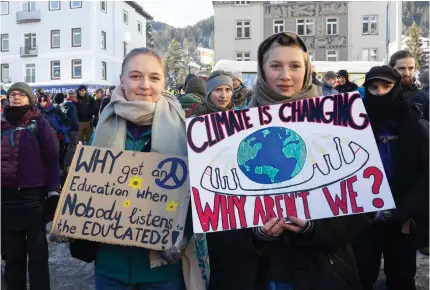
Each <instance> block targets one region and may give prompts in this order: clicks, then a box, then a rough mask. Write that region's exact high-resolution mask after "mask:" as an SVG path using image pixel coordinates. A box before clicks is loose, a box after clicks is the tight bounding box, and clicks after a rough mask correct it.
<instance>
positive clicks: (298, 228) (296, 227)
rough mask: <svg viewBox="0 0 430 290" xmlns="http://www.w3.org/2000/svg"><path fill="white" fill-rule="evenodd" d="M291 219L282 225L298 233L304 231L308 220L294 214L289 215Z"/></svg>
mask: <svg viewBox="0 0 430 290" xmlns="http://www.w3.org/2000/svg"><path fill="white" fill-rule="evenodd" d="M289 220H290V222H291V223H288V222H285V223H284V225H283V226H282V227H283V228H284V229H285V230H286V231H291V232H294V233H297V234H300V233H302V232H303V229H304V227H305V225H306V220H302V219H299V218H297V217H294V216H291V217H289Z"/></svg>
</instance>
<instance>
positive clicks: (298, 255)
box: [266, 214, 370, 290]
mask: <svg viewBox="0 0 430 290" xmlns="http://www.w3.org/2000/svg"><path fill="white" fill-rule="evenodd" d="M314 223H315V226H314V230H313V231H312V232H310V233H306V234H295V233H292V232H284V234H282V235H281V236H280V237H279V239H278V240H276V241H272V242H267V244H266V247H267V253H268V260H269V265H268V267H267V272H266V273H267V279H268V280H269V281H276V282H283V283H286V284H290V285H292V288H293V289H294V290H349V289H354V290H355V289H357V290H360V289H361V286H360V280H359V277H358V272H357V268H356V265H355V260H354V256H353V254H352V250H351V247H350V246H349V244H350V243H351V242H352V241H353V240H354V239H355V238H356V237H357V236H358V235H359V234H360V233H362V232H364V231H365V230H366V229H367V228H368V227H369V226H370V219H369V218H368V217H367V216H366V215H363V214H359V215H351V216H342V217H336V218H327V219H322V220H316V221H314Z"/></svg>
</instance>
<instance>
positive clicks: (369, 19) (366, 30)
mask: <svg viewBox="0 0 430 290" xmlns="http://www.w3.org/2000/svg"><path fill="white" fill-rule="evenodd" d="M361 19H362V23H363V34H378V16H377V15H364V16H363V17H362V18H361Z"/></svg>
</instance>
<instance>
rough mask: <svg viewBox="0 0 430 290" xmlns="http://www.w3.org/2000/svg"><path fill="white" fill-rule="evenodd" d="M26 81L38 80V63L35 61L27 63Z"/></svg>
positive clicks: (33, 81)
mask: <svg viewBox="0 0 430 290" xmlns="http://www.w3.org/2000/svg"><path fill="white" fill-rule="evenodd" d="M24 82H26V83H35V82H36V65H35V64H34V63H27V64H26V65H25V80H24Z"/></svg>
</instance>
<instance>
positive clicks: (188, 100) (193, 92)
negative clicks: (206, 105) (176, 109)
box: [179, 77, 206, 113]
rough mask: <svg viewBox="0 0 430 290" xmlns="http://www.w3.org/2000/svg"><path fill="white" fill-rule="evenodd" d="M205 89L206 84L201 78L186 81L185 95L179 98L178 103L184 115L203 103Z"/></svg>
mask: <svg viewBox="0 0 430 290" xmlns="http://www.w3.org/2000/svg"><path fill="white" fill-rule="evenodd" d="M205 89H206V82H205V81H204V80H203V79H202V78H199V77H192V78H191V79H190V80H188V83H187V87H186V89H185V95H183V96H180V97H179V102H180V103H181V106H182V109H184V111H185V113H187V112H188V110H190V108H191V107H193V106H196V105H197V104H201V103H203V102H204V100H205Z"/></svg>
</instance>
